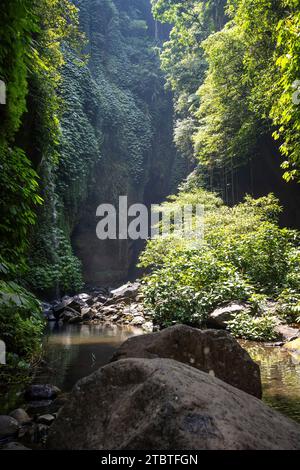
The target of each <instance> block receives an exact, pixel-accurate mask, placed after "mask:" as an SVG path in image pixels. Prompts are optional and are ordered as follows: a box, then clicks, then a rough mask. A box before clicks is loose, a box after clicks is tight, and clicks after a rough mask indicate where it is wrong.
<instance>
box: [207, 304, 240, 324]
mask: <svg viewBox="0 0 300 470" xmlns="http://www.w3.org/2000/svg"><path fill="white" fill-rule="evenodd" d="M241 312H247V313H249V307H248V305H247V304H244V303H238V302H231V303H230V304H228V305H224V306H223V307H219V308H217V309H215V310H214V311H213V312H211V313H210V315H209V317H208V320H207V323H208V325H209V326H213V327H216V328H226V327H227V322H228V321H229V320H232V318H233V317H234V315H236V314H237V313H241Z"/></svg>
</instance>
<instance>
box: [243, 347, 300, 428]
mask: <svg viewBox="0 0 300 470" xmlns="http://www.w3.org/2000/svg"><path fill="white" fill-rule="evenodd" d="M240 343H241V345H242V346H243V347H244V348H245V349H247V351H248V352H249V354H250V356H251V357H252V359H253V360H254V361H256V362H257V363H258V364H259V365H260V369H261V378H262V384H263V399H264V401H265V402H266V403H268V404H269V405H270V406H272V407H273V408H276V409H277V410H278V411H280V412H281V413H283V414H285V415H286V416H289V417H290V418H292V419H295V420H297V421H299V422H300V356H299V355H297V354H290V353H289V352H287V351H286V350H284V349H282V348H278V347H269V346H264V345H262V344H259V343H252V342H250V341H241V342H240Z"/></svg>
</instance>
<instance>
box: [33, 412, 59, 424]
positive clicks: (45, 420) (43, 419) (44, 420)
mask: <svg viewBox="0 0 300 470" xmlns="http://www.w3.org/2000/svg"><path fill="white" fill-rule="evenodd" d="M53 421H55V417H54V416H53V415H52V414H46V415H41V416H39V417H38V419H37V423H39V424H45V425H46V426H51V424H52V423H53Z"/></svg>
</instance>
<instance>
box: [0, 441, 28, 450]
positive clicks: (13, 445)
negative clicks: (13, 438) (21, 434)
mask: <svg viewBox="0 0 300 470" xmlns="http://www.w3.org/2000/svg"><path fill="white" fill-rule="evenodd" d="M1 450H31V449H28V447H25V446H23V444H21V443H20V442H9V443H8V444H5V445H4V446H3V447H2V449H1Z"/></svg>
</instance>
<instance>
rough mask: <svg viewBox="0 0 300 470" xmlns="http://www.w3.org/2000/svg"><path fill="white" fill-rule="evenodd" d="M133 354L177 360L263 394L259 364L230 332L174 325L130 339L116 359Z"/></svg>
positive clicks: (133, 355)
mask: <svg viewBox="0 0 300 470" xmlns="http://www.w3.org/2000/svg"><path fill="white" fill-rule="evenodd" d="M129 357H140V358H147V359H155V358H158V357H162V358H169V359H175V360H176V361H179V362H183V363H185V364H188V365H190V366H192V367H195V368H196V369H199V370H202V371H203V372H207V373H209V374H211V375H213V376H215V377H218V378H219V379H221V380H223V381H224V382H227V383H229V384H230V385H232V386H233V387H236V388H239V389H240V390H244V392H247V393H249V394H251V395H254V396H256V397H258V398H261V396H262V387H261V380H260V370H259V366H258V365H257V364H256V363H255V362H254V361H253V360H252V359H251V358H250V356H249V354H248V353H247V351H245V350H244V349H243V348H242V347H241V346H240V345H239V343H238V342H237V341H236V340H235V339H234V338H233V337H232V336H231V335H230V334H229V333H227V332H226V331H221V330H198V329H196V328H191V327H189V326H185V325H176V326H172V327H171V328H167V329H166V330H163V331H160V332H158V333H152V334H148V335H143V336H136V337H133V338H129V339H128V340H127V341H125V343H123V344H122V346H121V347H120V348H119V349H118V350H117V351H116V353H115V354H114V356H113V358H112V361H117V360H119V359H125V358H129Z"/></svg>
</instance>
